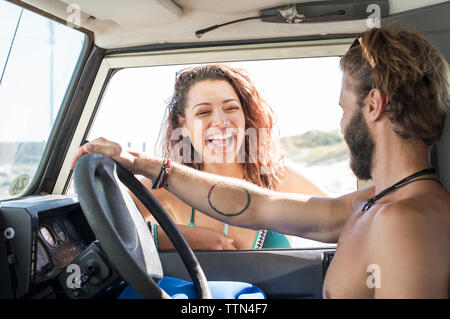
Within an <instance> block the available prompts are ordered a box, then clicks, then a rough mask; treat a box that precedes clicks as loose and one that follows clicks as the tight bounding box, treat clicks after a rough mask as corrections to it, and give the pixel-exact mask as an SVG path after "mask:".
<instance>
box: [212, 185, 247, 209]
mask: <svg viewBox="0 0 450 319" xmlns="http://www.w3.org/2000/svg"><path fill="white" fill-rule="evenodd" d="M217 185H218V184H216V185H213V186H212V187H211V188H210V189H209V192H208V204H209V207H211V208H212V209H213V210H214V211H215V212H216V213H217V214H220V215H222V216H228V217H231V216H238V215H240V214H242V213H243V212H245V211H246V210H247V208H248V207H249V206H250V202H251V196H250V193H249V192H248V190H246V189H245V188H242V189H243V190H244V191H245V192H246V193H247V204H246V205H245V207H244V208H243V209H242V210H240V211H238V212H237V213H228V214H227V213H224V212H222V211H220V210H218V209H217V208H216V207H214V205H213V204H212V202H211V194H212V192H213V190H214V187H216V186H217Z"/></svg>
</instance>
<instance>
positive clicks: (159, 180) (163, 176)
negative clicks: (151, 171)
mask: <svg viewBox="0 0 450 319" xmlns="http://www.w3.org/2000/svg"><path fill="white" fill-rule="evenodd" d="M171 169H172V165H171V161H170V158H166V159H164V161H163V165H162V167H161V170H160V171H159V174H158V176H156V179H155V181H154V182H153V184H152V189H159V188H161V187H164V186H167V177H168V176H169V173H170V171H171Z"/></svg>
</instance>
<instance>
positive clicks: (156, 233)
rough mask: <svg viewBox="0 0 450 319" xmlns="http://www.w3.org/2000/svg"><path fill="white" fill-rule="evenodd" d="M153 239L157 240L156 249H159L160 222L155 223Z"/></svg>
mask: <svg viewBox="0 0 450 319" xmlns="http://www.w3.org/2000/svg"><path fill="white" fill-rule="evenodd" d="M153 240H154V241H155V247H156V251H158V224H156V223H155V224H154V225H153Z"/></svg>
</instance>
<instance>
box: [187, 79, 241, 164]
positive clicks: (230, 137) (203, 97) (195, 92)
mask: <svg viewBox="0 0 450 319" xmlns="http://www.w3.org/2000/svg"><path fill="white" fill-rule="evenodd" d="M179 120H180V125H181V126H182V127H184V128H185V129H187V131H188V134H189V137H190V139H191V142H192V145H193V146H194V148H195V150H196V151H197V152H198V153H199V154H201V158H202V161H203V162H207V163H233V162H235V161H236V157H237V154H238V151H239V150H240V148H241V146H242V143H243V141H244V133H245V116H244V112H243V109H242V105H241V103H240V100H239V97H238V95H237V94H236V92H235V90H234V89H233V87H232V86H231V85H230V84H229V83H228V82H227V81H223V80H203V81H200V82H197V83H196V84H194V85H193V86H192V87H191V88H190V89H189V92H188V94H187V102H186V106H185V117H184V118H179Z"/></svg>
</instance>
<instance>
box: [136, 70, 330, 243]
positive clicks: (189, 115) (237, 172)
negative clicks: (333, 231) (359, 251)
mask: <svg viewBox="0 0 450 319" xmlns="http://www.w3.org/2000/svg"><path fill="white" fill-rule="evenodd" d="M166 120H167V121H166V122H165V125H164V126H165V134H164V135H163V141H162V148H163V154H164V157H166V158H168V157H170V158H171V159H172V160H174V161H176V162H179V163H182V164H185V165H187V166H190V167H192V168H195V169H198V170H201V171H204V172H208V173H213V174H218V175H222V176H228V177H234V178H242V179H245V180H247V181H250V182H252V183H254V184H256V185H258V186H261V187H265V188H268V189H273V190H277V191H281V192H297V193H307V194H311V195H319V196H323V195H325V194H324V193H323V192H322V191H321V190H320V189H319V188H318V187H317V186H315V185H314V184H313V183H311V182H310V181H308V180H307V179H306V178H304V177H303V176H301V175H300V174H299V173H297V172H295V171H294V170H293V169H291V168H290V167H288V166H286V165H283V156H282V155H281V154H280V152H279V150H278V147H277V143H276V142H277V141H276V139H275V137H274V122H275V119H274V114H273V111H272V109H271V108H270V106H269V105H268V104H267V103H266V102H265V101H264V100H263V98H262V97H261V96H260V94H259V92H258V91H257V90H256V88H255V86H254V85H253V83H252V81H251V80H250V78H249V77H248V75H247V74H246V72H245V71H244V70H242V69H237V68H232V67H230V66H227V65H223V64H220V65H217V64H216V65H202V66H197V67H194V68H189V69H185V70H182V71H181V72H179V73H178V74H177V78H176V83H175V91H174V94H173V96H172V98H171V101H170V103H169V105H168V112H167V119H166ZM141 181H142V182H143V184H144V185H145V186H146V187H147V188H148V189H149V190H150V191H151V192H152V193H153V195H154V196H155V197H156V198H157V199H158V200H159V202H160V203H161V205H162V206H163V207H164V208H165V210H166V211H167V213H168V214H169V215H170V217H171V218H172V219H173V220H174V222H175V223H176V224H177V225H178V226H179V227H180V230H181V232H182V233H183V235H184V236H185V238H186V240H187V241H188V242H189V244H190V245H191V247H192V248H193V249H197V250H198V249H255V248H285V247H290V244H289V242H288V240H287V238H286V237H285V236H284V235H281V234H278V233H275V232H272V231H265V230H252V229H246V228H240V227H235V226H229V225H227V224H224V223H222V222H220V221H218V220H215V219H212V218H210V217H208V216H206V215H204V214H202V213H201V212H198V211H197V210H194V209H193V208H192V207H190V206H188V205H187V204H185V203H184V202H183V201H181V200H180V199H178V198H177V197H176V196H174V195H172V194H171V193H169V192H168V191H166V190H165V189H164V188H160V189H157V190H154V189H152V187H151V184H152V183H151V181H150V180H149V179H143V180H141ZM133 198H134V199H135V201H136V203H137V205H138V208H139V209H140V211H141V213H142V214H143V216H144V217H145V218H146V220H148V221H151V223H152V224H155V221H154V219H153V218H151V217H150V216H151V215H150V213H149V212H148V211H147V209H146V208H145V207H144V206H143V205H142V204H141V203H140V202H139V200H137V199H136V198H135V197H134V196H133ZM154 229H155V227H154ZM154 229H153V231H154ZM156 229H157V230H156V232H157V243H158V248H159V249H160V250H168V249H173V246H172V244H171V243H170V241H169V240H168V238H167V236H166V235H165V233H164V232H163V230H162V229H160V228H156Z"/></svg>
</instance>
